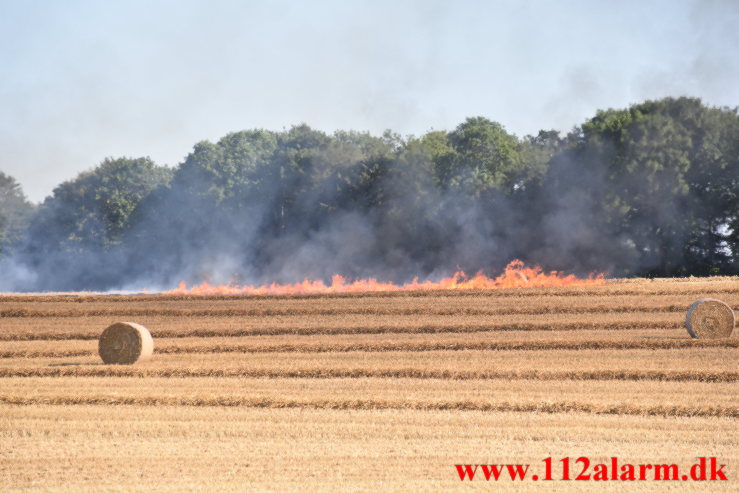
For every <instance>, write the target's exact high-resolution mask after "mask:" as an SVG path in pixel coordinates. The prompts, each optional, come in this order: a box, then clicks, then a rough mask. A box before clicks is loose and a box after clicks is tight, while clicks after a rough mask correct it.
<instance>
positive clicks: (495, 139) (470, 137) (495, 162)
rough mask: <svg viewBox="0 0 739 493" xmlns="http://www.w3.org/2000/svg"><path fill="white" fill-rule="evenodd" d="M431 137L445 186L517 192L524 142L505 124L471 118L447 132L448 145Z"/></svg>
mask: <svg viewBox="0 0 739 493" xmlns="http://www.w3.org/2000/svg"><path fill="white" fill-rule="evenodd" d="M439 137H440V135H435V136H433V137H432V138H431V139H430V142H429V143H430V144H433V145H434V146H435V147H436V152H437V153H438V156H439V159H438V161H437V166H436V167H437V174H438V177H439V182H440V183H441V184H442V186H444V187H447V188H452V189H458V190H463V191H465V192H466V193H469V194H472V195H473V196H479V195H480V194H482V193H484V192H486V191H489V190H497V191H504V192H511V191H513V188H514V185H515V184H516V181H517V179H518V178H519V177H521V176H522V171H523V170H524V168H525V166H526V164H525V163H524V161H523V160H522V159H521V155H520V152H519V151H520V143H519V141H518V139H517V138H516V137H515V136H514V135H510V134H508V133H507V132H506V131H505V129H504V128H503V126H502V125H500V124H499V123H497V122H493V121H491V120H488V119H487V118H483V117H474V118H468V119H467V120H465V122H464V123H462V124H460V125H459V126H457V128H456V129H454V131H452V132H451V133H449V134H448V135H447V140H448V143H447V146H448V147H449V148H450V149H449V150H447V149H445V148H444V146H443V144H442V143H441V142H439V141H438V139H439Z"/></svg>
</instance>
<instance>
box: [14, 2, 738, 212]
mask: <svg viewBox="0 0 739 493" xmlns="http://www.w3.org/2000/svg"><path fill="white" fill-rule="evenodd" d="M737 26H739V1H734V0H672V1H650V0H642V1H618V2H611V1H601V2H597V1H593V0H582V1H574V0H570V1H568V0H559V1H554V0H552V1H544V0H541V1H522V0H520V1H492V0H488V1H473V0H456V1H451V0H450V1H436V0H419V1H412V0H406V1H403V0H394V1H386V0H372V1H359V0H355V1H352V0H344V1H323V0H312V1H310V2H306V1H298V0H296V1H256V0H255V1H246V0H242V1H223V0H208V1H192V0H177V1H165V0H147V1H135V0H133V1H132V0H126V1H123V0H120V1H116V0H109V1H105V2H100V1H81V0H64V1H62V0H56V1H51V0H0V171H3V172H4V173H6V174H10V175H11V176H13V177H15V178H16V179H17V180H18V181H19V182H20V183H21V185H22V187H23V190H24V192H25V193H26V195H27V196H28V197H29V199H31V200H32V201H33V202H40V201H42V200H43V199H44V198H45V197H46V196H49V195H50V194H51V193H52V191H53V189H54V187H55V186H57V185H58V184H60V183H62V182H63V181H66V180H70V179H73V178H74V177H75V176H76V175H77V174H78V173H80V172H82V171H85V170H88V169H91V168H93V167H95V166H96V165H97V164H99V163H100V162H101V161H102V160H103V159H105V158H106V157H122V156H129V157H140V156H150V157H151V158H152V159H153V160H154V161H156V162H157V163H159V164H163V165H168V166H176V165H177V164H178V163H180V162H182V161H183V160H184V158H185V157H186V156H187V154H188V153H189V152H190V150H191V149H192V147H193V145H194V144H195V143H197V142H199V141H202V140H211V141H216V140H218V139H219V138H220V137H222V136H224V135H226V134H227V133H229V132H233V131H238V130H243V129H249V128H265V129H270V130H282V129H286V128H289V127H291V126H292V125H297V124H300V123H307V124H308V125H310V126H311V127H313V128H317V129H320V130H323V131H326V132H333V131H335V130H338V129H342V130H350V129H352V130H359V131H369V132H371V133H373V134H379V133H381V132H382V131H383V130H385V129H391V130H393V131H394V132H398V133H400V134H401V135H422V134H423V133H425V132H427V131H429V130H432V129H436V130H440V129H445V130H451V129H453V128H454V127H456V126H457V125H458V124H460V123H461V122H462V121H464V119H465V118H466V117H469V116H477V115H480V116H485V117H487V118H490V119H492V120H495V121H497V122H500V123H501V124H502V125H503V126H504V127H505V128H506V129H507V130H508V131H509V132H512V133H515V134H516V135H518V136H524V135H526V134H536V133H537V132H538V131H539V130H541V129H556V130H560V131H562V132H567V131H569V130H570V129H572V128H573V127H574V126H576V125H579V124H581V123H582V122H584V121H585V120H586V119H587V118H589V117H592V116H593V115H594V114H595V112H596V111H597V110H598V109H606V108H609V107H610V108H622V107H627V106H628V105H630V104H634V103H639V102H642V101H644V100H646V99H655V98H661V97H665V96H693V97H699V98H701V99H702V100H703V101H704V103H706V104H709V105H715V106H729V107H736V106H737V105H739V29H737Z"/></svg>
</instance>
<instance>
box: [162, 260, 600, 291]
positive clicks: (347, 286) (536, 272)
mask: <svg viewBox="0 0 739 493" xmlns="http://www.w3.org/2000/svg"><path fill="white" fill-rule="evenodd" d="M604 282H605V275H604V274H598V275H593V274H591V275H590V276H589V277H588V278H586V279H581V278H578V277H575V276H574V275H572V274H569V275H565V274H562V273H560V272H557V271H551V272H549V273H546V272H544V271H543V270H542V268H541V267H538V266H533V267H526V266H525V265H524V263H523V262H521V261H520V260H514V261H513V262H511V263H509V264H508V265H507V266H506V268H505V270H504V271H503V273H502V274H501V275H499V276H498V277H495V278H491V277H487V276H486V275H485V274H483V273H482V272H478V273H477V274H475V275H474V276H472V277H471V278H468V277H467V276H466V275H465V273H464V272H456V273H455V274H454V275H453V276H451V277H447V278H444V279H441V280H440V281H437V282H434V281H419V280H418V278H415V279H413V281H412V282H409V283H406V284H402V285H398V284H392V283H387V282H380V281H377V280H376V279H373V278H370V279H360V280H357V281H351V282H348V281H347V280H346V278H344V277H343V276H340V275H338V274H336V275H334V276H332V277H331V284H330V285H326V284H325V283H324V282H323V281H311V280H308V279H306V280H304V281H303V282H297V283H295V284H277V283H274V282H273V283H272V284H264V285H262V286H240V285H238V284H234V283H229V284H225V285H220V286H214V285H211V284H209V283H208V282H207V281H206V282H203V283H202V284H200V285H197V286H192V287H187V284H186V283H184V282H181V283H180V284H179V286H178V287H177V288H176V289H173V290H171V291H166V292H165V293H164V294H195V295H213V294H221V295H238V294H252V295H269V294H321V293H361V292H368V291H423V290H440V289H502V288H532V287H551V286H586V285H597V284H603V283H604Z"/></svg>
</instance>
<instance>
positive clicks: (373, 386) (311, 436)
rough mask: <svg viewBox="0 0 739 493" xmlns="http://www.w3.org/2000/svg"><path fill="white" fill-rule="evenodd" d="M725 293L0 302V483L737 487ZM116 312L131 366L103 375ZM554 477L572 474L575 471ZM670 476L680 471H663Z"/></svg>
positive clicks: (620, 286)
mask: <svg viewBox="0 0 739 493" xmlns="http://www.w3.org/2000/svg"><path fill="white" fill-rule="evenodd" d="M708 296H710V297H715V298H719V299H721V300H723V301H725V302H727V303H728V304H729V305H731V306H732V307H733V308H734V310H739V279H737V278H709V279H690V280H629V281H608V282H607V283H605V284H603V285H599V286H587V287H576V286H570V287H557V288H531V289H501V290H487V291H433V292H399V293H378V292H375V293H366V294H356V293H355V294H335V295H328V294H326V295H312V296H311V295H302V296H287V295H286V296H266V297H258V296H208V297H199V296H192V295H166V296H165V295H160V296H156V295H144V296H94V295H76V296H51V295H47V296H40V295H36V296H34V295H4V296H1V297H0V491H8V490H10V491H13V490H16V489H17V490H44V491H46V490H62V491H64V490H75V491H79V490H83V491H84V490H87V491H100V490H109V491H110V490H113V491H117V490H120V491H126V490H159V491H183V490H206V491H212V490H227V491H231V490H232V491H244V490H274V491H286V490H301V491H315V490H325V491H336V490H352V491H356V490H376V491H429V490H431V491H444V490H450V489H451V490H459V491H469V490H486V491H489V490H490V489H491V488H494V489H495V490H496V491H552V490H555V491H593V490H601V489H603V490H609V491H624V490H628V491H653V490H668V489H669V490H670V491H673V490H680V491H683V490H684V491H705V490H707V489H708V490H710V491H713V490H717V491H736V490H737V489H739V486H738V484H739V447H738V445H739V430H738V429H737V424H739V365H738V364H737V363H738V362H739V358H738V356H739V337H737V331H735V333H734V336H733V337H732V338H731V339H724V340H693V339H690V337H689V336H688V334H687V331H686V330H685V328H684V317H685V311H686V310H687V308H688V306H689V305H690V304H691V303H692V302H693V301H695V300H696V299H699V298H703V297H708ZM122 320H130V321H135V322H138V323H141V324H143V325H145V326H146V327H148V328H149V329H150V331H151V332H152V335H153V336H154V340H155V354H154V358H153V359H152V361H149V362H146V363H141V364H137V365H132V366H105V365H103V364H102V363H101V362H100V360H99V357H98V356H97V338H98V337H99V335H100V333H101V332H102V330H103V329H104V328H105V327H106V326H108V325H109V324H111V323H113V322H116V321H122ZM580 456H586V457H588V458H589V459H590V460H591V461H592V462H593V463H594V464H595V463H599V462H602V463H606V462H608V461H610V458H611V457H618V458H619V461H620V462H622V463H633V464H640V463H655V464H661V463H666V464H672V463H674V464H678V465H679V466H680V467H681V468H686V469H687V468H688V467H689V466H691V465H692V464H693V463H694V462H695V461H696V460H697V458H698V457H702V456H705V457H717V458H718V459H719V461H721V462H722V463H725V464H726V468H725V471H726V472H727V475H728V477H729V480H728V481H719V482H713V483H705V482H691V481H687V482H682V481H670V482H668V484H665V483H664V482H655V481H635V482H634V483H629V484H626V483H621V482H614V481H610V482H608V483H595V484H594V483H593V482H592V481H566V482H565V481H559V480H557V481H538V482H534V481H531V480H526V481H524V482H521V481H520V480H518V481H515V482H514V481H511V480H510V479H506V480H500V481H498V482H497V483H496V484H492V483H488V482H487V481H485V480H484V479H482V478H481V477H476V479H475V480H474V481H472V482H470V481H464V482H462V481H460V479H459V476H458V474H457V471H456V469H455V464H477V463H485V464H492V463H495V464H504V463H512V464H526V463H530V464H532V468H533V469H536V468H538V470H541V468H542V460H543V459H545V458H546V457H552V458H553V460H554V461H555V462H557V461H558V460H559V459H560V458H563V457H572V458H573V460H574V459H575V458H577V457H580ZM574 471H575V473H576V472H578V471H579V468H578V469H576V470H574ZM681 471H682V470H681Z"/></svg>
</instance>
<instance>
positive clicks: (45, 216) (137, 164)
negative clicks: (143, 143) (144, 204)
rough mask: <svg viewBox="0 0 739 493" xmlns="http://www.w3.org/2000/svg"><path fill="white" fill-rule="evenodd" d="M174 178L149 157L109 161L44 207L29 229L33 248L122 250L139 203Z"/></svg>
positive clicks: (61, 187)
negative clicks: (112, 248)
mask: <svg viewBox="0 0 739 493" xmlns="http://www.w3.org/2000/svg"><path fill="white" fill-rule="evenodd" d="M170 179H171V170H169V169H168V168H163V167H159V166H157V165H156V164H155V163H154V162H153V161H152V160H151V159H149V158H138V159H133V158H118V159H112V158H107V159H105V160H104V161H103V162H102V163H101V164H100V165H99V166H97V167H96V168H94V169H93V170H91V171H86V172H83V173H80V174H79V175H78V176H77V177H76V178H75V179H74V180H70V181H67V182H64V183H62V184H61V185H59V186H58V187H57V188H56V189H54V192H53V195H52V196H51V197H48V198H47V199H46V200H45V201H44V202H43V204H42V205H41V207H40V208H39V210H38V212H37V214H36V215H35V217H34V219H33V221H32V223H31V226H30V233H31V237H30V239H29V241H30V242H31V243H32V248H36V249H39V250H41V251H47V252H48V251H61V252H65V251H66V252H78V253H81V252H85V251H90V250H95V251H99V250H106V249H109V248H111V247H113V246H115V245H118V244H119V243H120V240H121V236H122V235H123V233H124V232H125V231H126V230H127V229H128V227H129V226H130V219H131V215H132V213H133V211H134V210H135V209H136V207H137V205H138V204H139V202H140V201H141V200H142V199H143V198H144V197H146V196H147V195H148V194H149V193H150V192H151V191H152V190H153V189H155V188H156V187H158V186H160V185H163V184H166V183H168V182H169V180H170Z"/></svg>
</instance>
